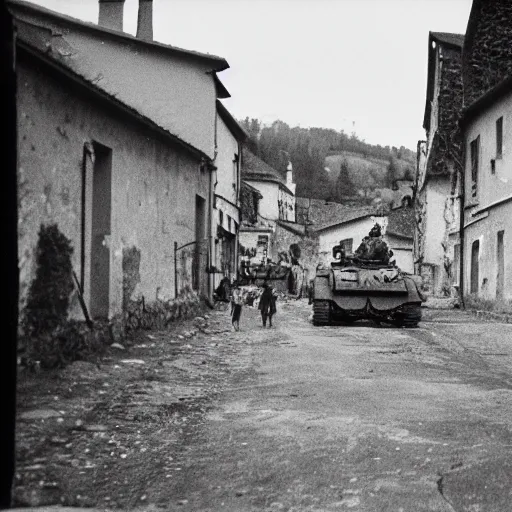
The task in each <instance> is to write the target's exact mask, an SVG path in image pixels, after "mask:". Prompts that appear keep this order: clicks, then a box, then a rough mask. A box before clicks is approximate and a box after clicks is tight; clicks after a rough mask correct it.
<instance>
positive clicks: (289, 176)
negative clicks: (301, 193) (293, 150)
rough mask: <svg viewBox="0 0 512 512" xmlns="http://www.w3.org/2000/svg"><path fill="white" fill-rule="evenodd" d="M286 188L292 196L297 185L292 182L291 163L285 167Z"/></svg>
mask: <svg viewBox="0 0 512 512" xmlns="http://www.w3.org/2000/svg"><path fill="white" fill-rule="evenodd" d="M286 186H287V187H288V188H289V189H290V190H291V191H292V192H293V195H295V189H296V187H297V185H296V184H295V183H294V182H293V167H292V163H291V162H288V166H287V167H286Z"/></svg>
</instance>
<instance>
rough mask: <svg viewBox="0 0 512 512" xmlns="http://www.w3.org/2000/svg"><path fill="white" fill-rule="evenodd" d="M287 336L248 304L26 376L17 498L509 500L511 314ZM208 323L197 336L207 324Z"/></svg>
mask: <svg viewBox="0 0 512 512" xmlns="http://www.w3.org/2000/svg"><path fill="white" fill-rule="evenodd" d="M309 314H310V306H308V305H307V303H306V302H305V301H290V302H287V303H285V304H280V305H279V312H278V315H277V317H276V322H275V327H274V328H273V329H262V328H261V327H260V324H259V322H258V318H257V311H255V310H253V309H251V308H247V307H246V308H244V311H243V313H242V331H241V332H238V333H237V332H231V331H230V329H229V318H228V316H227V313H226V312H216V313H212V314H211V317H210V318H209V319H208V326H207V327H206V328H205V327H204V326H203V329H202V330H198V329H194V328H193V327H191V325H189V324H183V325H181V324H180V325H178V326H177V330H176V332H172V333H168V332H165V333H149V334H148V333H143V334H141V335H140V336H138V338H137V339H135V340H133V341H132V342H131V344H130V345H127V347H126V350H122V349H111V351H110V353H109V355H108V357H107V358H106V359H103V360H101V361H100V362H99V363H100V364H99V366H96V365H93V364H90V363H75V364H74V365H71V366H70V367H69V368H68V369H66V370H65V371H64V372H60V373H55V374H53V373H51V374H48V373H41V374H35V375H33V374H25V375H24V374H22V375H21V377H20V384H19V390H20V391H19V404H20V405H19V423H18V434H19V435H18V439H19V444H18V469H17V473H18V475H17V487H16V498H17V504H18V505H19V506H23V505H30V506H37V505H45V504H48V505H50V504H62V505H67V506H87V507H97V508H101V509H105V508H123V509H133V508H139V507H142V508H145V509H154V508H162V509H166V510H184V511H185V510H186V511H217V510H226V511H237V512H238V511H260V510H263V511H274V510H283V511H337V510H357V511H365V512H366V511H368V512H369V511H371V512H373V511H375V512H377V511H379V512H383V511H393V512H398V511H403V512H421V511H454V510H455V511H472V512H475V511H482V512H494V511H499V512H509V511H510V510H511V509H512V508H511V506H510V503H512V457H511V455H512V325H508V324H497V323H485V322H479V321H478V322H477V321H475V320H474V319H473V318H472V317H471V316H469V315H467V314H465V313H462V312H453V311H452V312H443V311H430V310H427V311H426V312H425V315H424V321H423V322H422V323H421V324H420V328H418V329H412V330H405V329H397V328H391V327H390V328H383V327H380V328H378V327H375V326H373V325H371V324H364V323H361V324H354V325H352V326H350V327H340V326H338V327H313V326H312V325H311V323H310V322H309V321H308V317H309ZM194 331H197V332H194Z"/></svg>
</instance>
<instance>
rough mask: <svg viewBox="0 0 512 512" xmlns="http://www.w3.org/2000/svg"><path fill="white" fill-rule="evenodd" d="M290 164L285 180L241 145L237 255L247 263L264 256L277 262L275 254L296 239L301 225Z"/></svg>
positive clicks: (286, 247)
mask: <svg viewBox="0 0 512 512" xmlns="http://www.w3.org/2000/svg"><path fill="white" fill-rule="evenodd" d="M292 173H293V171H292V166H291V164H288V168H287V170H286V179H285V178H284V177H283V176H282V175H281V174H280V173H279V172H278V171H277V170H276V169H274V168H272V167H271V166H270V165H268V164H267V163H265V162H264V161H263V160H261V159H260V158H259V157H257V156H256V155H254V154H253V153H252V152H250V151H249V150H248V149H247V148H244V152H243V169H242V179H243V183H244V188H245V190H244V203H245V206H244V208H243V210H244V212H245V214H244V217H243V218H242V225H241V227H240V244H241V246H242V247H243V252H244V254H242V255H241V256H242V257H243V258H245V260H246V261H249V262H250V263H251V264H257V263H258V264H259V263H262V262H264V261H266V260H267V259H269V260H271V261H274V262H277V261H278V259H279V254H280V253H283V252H286V253H287V252H288V250H289V245H290V244H291V243H296V242H298V241H299V240H300V238H301V236H302V235H303V233H304V230H303V226H301V225H298V224H297V223H296V222H295V220H296V214H295V212H296V204H295V183H294V182H293V174H292Z"/></svg>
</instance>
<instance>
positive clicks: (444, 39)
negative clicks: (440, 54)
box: [430, 32, 465, 48]
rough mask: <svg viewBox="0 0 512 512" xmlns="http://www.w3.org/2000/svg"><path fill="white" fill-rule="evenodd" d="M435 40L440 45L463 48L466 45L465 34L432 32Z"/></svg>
mask: <svg viewBox="0 0 512 512" xmlns="http://www.w3.org/2000/svg"><path fill="white" fill-rule="evenodd" d="M430 34H431V36H432V38H433V39H435V40H436V41H438V42H440V43H445V44H451V45H453V46H459V47H460V48H462V46H463V45H464V37H465V36H464V34H452V33H450V32H430Z"/></svg>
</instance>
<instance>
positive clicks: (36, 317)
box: [22, 224, 109, 368]
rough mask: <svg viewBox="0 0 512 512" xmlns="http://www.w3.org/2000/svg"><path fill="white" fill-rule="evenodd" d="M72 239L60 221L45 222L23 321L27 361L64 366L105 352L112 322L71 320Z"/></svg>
mask: <svg viewBox="0 0 512 512" xmlns="http://www.w3.org/2000/svg"><path fill="white" fill-rule="evenodd" d="M72 254H73V248H72V246H71V242H70V240H68V238H66V237H65V236H64V235H63V234H62V233H61V232H60V231H59V229H58V227H57V225H56V224H52V225H49V226H43V225H41V229H40V230H39V240H38V244H37V256H36V265H37V266H36V275H35V278H34V280H33V281H32V283H31V285H30V289H29V293H28V299H27V306H26V308H25V315H24V319H23V322H22V325H23V330H24V334H25V336H26V360H27V362H28V363H29V364H30V362H31V361H39V362H40V365H41V367H43V368H56V367H62V366H64V365H65V364H66V363H69V362H72V361H75V360H77V359H86V358H88V357H89V356H90V355H92V354H94V353H98V352H101V350H102V348H103V347H104V343H103V340H104V339H106V338H107V339H108V334H109V332H108V325H100V324H98V323H96V325H95V328H94V330H92V329H90V328H89V327H88V326H87V325H86V324H85V323H84V322H78V321H74V320H68V308H69V299H70V295H71V292H72V291H73V268H72V265H71V255H72Z"/></svg>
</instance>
